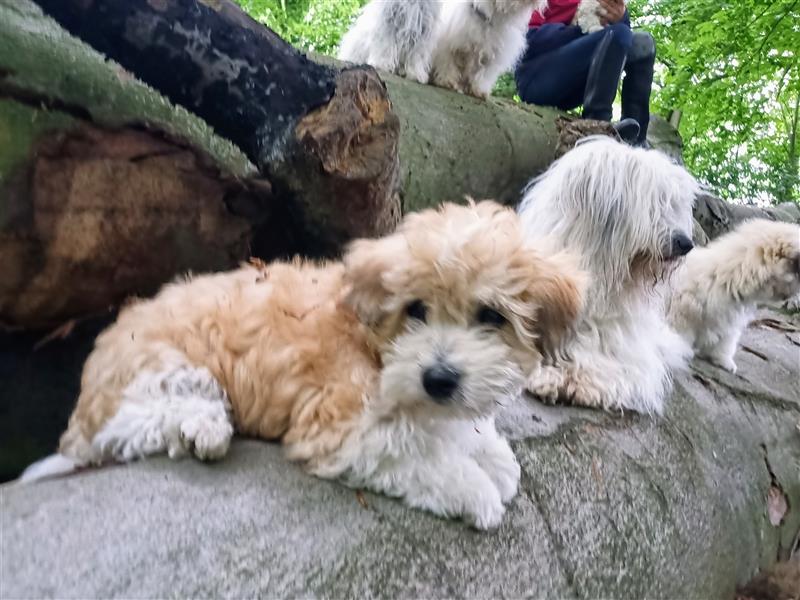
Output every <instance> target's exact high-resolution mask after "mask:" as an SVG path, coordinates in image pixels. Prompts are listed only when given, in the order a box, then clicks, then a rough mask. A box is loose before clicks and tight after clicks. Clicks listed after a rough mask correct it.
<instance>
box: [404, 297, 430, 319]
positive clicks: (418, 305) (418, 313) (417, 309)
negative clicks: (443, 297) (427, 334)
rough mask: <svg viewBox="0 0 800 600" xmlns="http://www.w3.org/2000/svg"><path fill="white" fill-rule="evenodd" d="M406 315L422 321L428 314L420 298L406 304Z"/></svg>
mask: <svg viewBox="0 0 800 600" xmlns="http://www.w3.org/2000/svg"><path fill="white" fill-rule="evenodd" d="M406 315H408V316H409V317H410V318H412V319H416V320H417V321H422V322H423V323H424V322H425V317H427V315H428V309H427V307H426V306H425V303H424V302H423V301H422V300H414V301H413V302H411V303H409V304H408V306H406Z"/></svg>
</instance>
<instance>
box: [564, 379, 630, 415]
mask: <svg viewBox="0 0 800 600" xmlns="http://www.w3.org/2000/svg"><path fill="white" fill-rule="evenodd" d="M564 395H565V397H566V398H568V399H569V401H570V403H571V404H574V405H576V406H588V407H590V408H598V407H602V408H604V409H606V410H610V409H615V408H617V406H616V403H612V404H609V403H608V399H607V398H606V397H605V394H604V393H603V390H602V389H600V388H599V387H597V386H596V385H595V384H594V382H593V381H592V380H591V379H590V378H589V377H588V376H587V375H586V374H576V375H575V376H573V377H571V378H570V379H568V380H567V382H566V385H565V390H564Z"/></svg>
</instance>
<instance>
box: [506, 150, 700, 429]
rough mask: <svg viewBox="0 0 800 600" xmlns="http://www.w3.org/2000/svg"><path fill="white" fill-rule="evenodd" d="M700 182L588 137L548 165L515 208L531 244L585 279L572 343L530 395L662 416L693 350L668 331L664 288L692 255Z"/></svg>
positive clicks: (536, 376) (535, 377)
mask: <svg viewBox="0 0 800 600" xmlns="http://www.w3.org/2000/svg"><path fill="white" fill-rule="evenodd" d="M697 191H698V185H697V183H696V181H695V180H694V179H693V178H692V176H691V175H689V173H687V172H686V171H685V170H684V169H682V168H681V167H679V166H677V165H675V164H673V163H672V162H671V161H670V160H669V159H668V158H667V157H666V156H665V155H663V154H661V153H660V152H657V151H655V150H644V149H641V148H631V147H630V146H627V145H624V144H621V143H618V142H615V141H614V140H612V139H610V138H607V137H591V138H587V139H586V140H585V141H582V142H579V144H578V145H577V146H576V147H575V148H574V149H572V150H571V151H569V152H568V153H567V154H565V155H564V156H563V157H561V158H560V159H559V160H558V161H556V162H555V163H553V165H552V166H551V167H550V169H549V170H548V171H546V172H545V173H544V174H543V175H542V176H540V177H539V178H538V179H536V180H534V181H533V182H532V183H531V185H530V186H529V187H528V189H527V190H526V192H525V195H524V198H523V201H522V203H521V205H520V208H519V211H520V213H521V216H522V220H523V227H525V229H526V230H527V234H528V236H529V237H530V239H532V240H538V241H539V244H541V243H542V241H543V238H547V237H548V236H549V237H550V239H551V243H552V244H553V245H554V247H555V249H556V250H560V249H565V248H566V249H571V250H573V251H574V252H576V253H578V254H579V255H580V256H581V267H582V268H583V269H584V270H585V271H587V272H589V273H590V275H591V278H592V282H591V285H590V288H589V291H588V293H587V300H586V302H587V304H586V307H585V309H584V312H583V315H582V317H581V318H580V319H579V321H578V325H577V330H576V332H575V335H574V337H573V338H572V340H571V341H570V342H569V343H568V344H567V345H566V347H565V348H564V352H563V354H564V355H563V356H562V357H561V358H559V359H556V361H555V362H554V364H551V365H545V366H543V367H541V368H538V369H535V370H534V372H533V373H532V374H531V376H530V378H529V380H528V390H529V391H530V392H532V393H533V394H534V395H536V396H538V397H539V398H540V399H542V400H545V401H550V402H555V401H558V400H560V401H566V402H570V403H573V404H579V405H583V406H591V407H598V408H604V409H607V410H612V409H614V410H621V409H629V410H635V411H637V412H642V413H661V412H662V410H663V401H664V396H665V394H666V392H667V391H668V390H669V388H670V383H671V371H672V370H674V369H676V368H680V367H682V366H684V365H685V364H686V362H687V361H688V358H689V356H690V355H691V351H690V349H689V347H688V345H687V344H686V343H685V342H684V341H683V340H682V339H681V337H680V336H678V335H677V334H676V333H675V332H674V331H673V330H672V329H671V328H670V327H669V325H668V324H667V322H666V314H665V307H664V300H665V299H664V296H663V295H664V290H663V289H661V288H662V287H663V286H664V282H665V280H666V279H667V277H668V275H669V272H670V271H671V270H672V265H673V264H675V261H676V259H678V258H680V257H681V256H683V255H685V254H686V253H687V252H689V250H691V248H692V241H691V239H690V237H689V236H690V234H691V231H692V203H693V201H694V197H695V194H696V193H697Z"/></svg>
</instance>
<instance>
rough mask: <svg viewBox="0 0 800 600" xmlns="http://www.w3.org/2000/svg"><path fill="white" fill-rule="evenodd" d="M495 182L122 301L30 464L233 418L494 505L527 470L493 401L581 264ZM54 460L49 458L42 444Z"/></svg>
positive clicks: (401, 483) (209, 433) (515, 384)
mask: <svg viewBox="0 0 800 600" xmlns="http://www.w3.org/2000/svg"><path fill="white" fill-rule="evenodd" d="M565 265H566V263H564V262H563V261H559V260H557V259H549V258H543V257H542V256H540V255H539V254H538V253H537V252H536V251H535V250H533V249H531V248H530V247H528V246H527V245H526V243H525V240H524V237H523V235H522V230H521V228H520V224H519V221H518V218H517V216H516V215H515V213H514V212H513V211H512V210H510V209H507V208H503V207H501V206H499V205H498V204H495V203H493V202H488V201H487V202H481V203H479V204H470V205H469V206H458V205H453V204H448V205H445V206H443V207H442V208H441V209H439V210H427V211H424V212H421V213H418V214H412V215H410V216H408V217H406V219H405V220H404V222H403V223H402V225H401V227H400V229H399V230H398V232H397V233H395V234H393V235H390V236H388V237H385V238H382V239H378V240H359V241H356V242H354V243H353V244H352V245H351V246H350V248H349V250H348V251H347V253H346V255H345V257H344V261H343V262H341V263H329V264H323V265H319V264H312V263H307V262H300V261H297V262H293V263H275V264H271V265H268V266H267V265H260V266H259V265H248V266H244V267H242V268H240V269H238V270H236V271H233V272H229V273H221V274H215V275H206V276H202V277H196V278H190V279H187V280H185V281H181V282H177V283H174V284H171V285H168V286H166V287H165V288H164V289H163V290H162V291H161V292H160V293H159V294H158V295H157V296H156V297H155V298H153V299H152V300H146V301H141V302H138V303H135V304H133V305H131V306H128V307H127V308H125V309H124V310H123V311H122V312H121V314H120V316H119V318H118V320H117V322H116V323H115V324H114V325H112V326H111V327H110V328H109V329H107V330H106V331H105V332H103V333H102V334H101V335H100V336H99V337H98V339H97V342H96V346H95V349H94V351H93V352H92V354H91V355H90V356H89V358H88V360H87V362H86V365H85V368H84V372H83V377H82V382H81V393H80V397H79V399H78V404H77V407H76V408H75V411H74V413H73V415H72V417H71V418H70V421H69V426H68V429H67V431H66V432H65V433H64V435H63V436H62V439H61V443H60V447H59V453H60V454H59V455H56V456H55V457H53V458H52V459H45V462H44V463H42V464H40V465H34V466H33V467H32V469H31V470H30V471H28V472H27V474H26V475H25V476H24V478H26V479H36V478H38V477H42V476H46V475H48V474H50V473H52V472H55V471H59V470H63V467H64V465H65V464H66V465H67V466H69V465H72V466H73V467H74V466H80V465H90V464H99V463H103V462H106V461H128V460H132V459H135V458H139V457H143V456H146V455H150V454H155V453H162V452H166V453H168V454H169V455H170V456H180V455H183V454H186V453H188V452H191V453H193V454H195V455H196V456H197V457H198V458H201V459H215V458H219V457H221V456H223V455H224V454H225V453H226V451H227V449H228V445H229V443H230V439H231V435H232V434H233V430H234V428H235V429H236V430H237V431H238V432H240V433H242V434H244V435H248V436H255V437H260V438H265V439H269V440H280V441H281V442H282V443H283V445H284V447H285V450H286V454H287V456H288V457H289V458H290V459H292V460H296V461H300V462H302V463H303V465H304V466H305V468H306V469H307V470H308V471H309V472H310V473H313V474H315V475H318V476H320V477H325V478H340V479H341V480H342V481H344V482H345V483H347V484H349V485H352V486H358V487H366V488H369V489H372V490H375V491H378V492H384V493H386V494H388V495H391V496H399V497H402V498H404V499H405V501H406V502H407V503H408V504H410V505H412V506H415V507H419V508H423V509H427V510H430V511H432V512H434V513H436V514H439V515H444V516H463V517H464V518H465V519H466V520H467V521H468V522H470V523H471V524H473V525H474V526H475V527H478V528H481V529H484V528H489V527H494V526H496V525H498V524H499V522H500V520H501V518H502V516H503V513H504V510H505V508H504V503H506V502H508V501H509V500H510V499H511V498H512V497H513V496H514V495H515V493H516V490H517V483H518V480H519V475H520V470H519V465H518V464H517V462H516V460H515V458H514V455H513V453H512V452H511V449H510V448H509V445H508V443H507V442H506V441H505V440H504V439H502V438H501V437H500V436H499V435H498V434H497V432H496V430H495V427H494V418H493V414H494V411H495V407H496V406H497V404H498V402H499V401H502V399H503V398H506V397H508V396H510V395H512V394H514V392H515V391H518V390H519V388H520V387H521V385H522V382H523V372H524V371H529V370H531V369H532V368H534V367H535V365H536V364H537V363H538V362H539V361H540V358H541V356H540V354H539V353H538V351H537V349H536V348H537V346H536V341H537V339H538V338H539V337H542V339H545V340H554V343H557V340H558V338H559V336H560V335H562V334H563V333H564V332H565V331H567V330H568V328H569V326H570V324H571V322H572V321H573V320H574V318H575V317H576V315H577V311H578V309H579V305H580V301H581V296H580V285H581V275H580V273H579V272H577V271H575V272H573V271H569V270H568V268H566V267H565ZM48 461H49V462H48Z"/></svg>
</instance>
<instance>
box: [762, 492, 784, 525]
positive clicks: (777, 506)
mask: <svg viewBox="0 0 800 600" xmlns="http://www.w3.org/2000/svg"><path fill="white" fill-rule="evenodd" d="M788 510H789V503H788V502H787V500H786V494H784V493H783V490H782V489H781V488H779V487H778V486H776V485H772V486H770V488H769V492H768V493H767V516H768V517H769V522H770V524H772V525H773V526H774V527H778V526H779V525H780V524H781V523H783V517H784V516H786V513H787V512H788Z"/></svg>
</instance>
